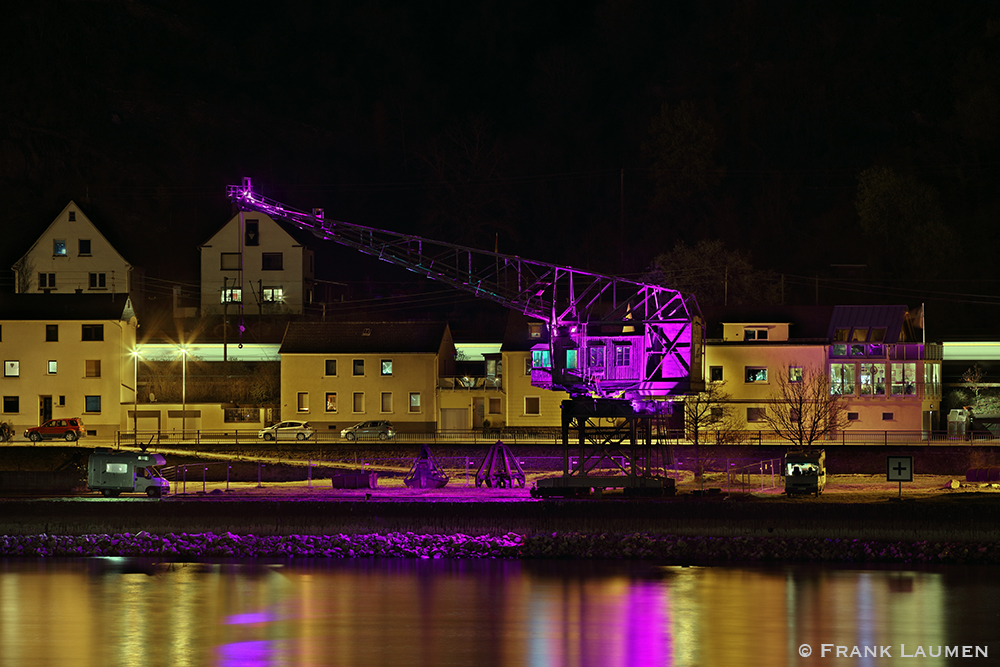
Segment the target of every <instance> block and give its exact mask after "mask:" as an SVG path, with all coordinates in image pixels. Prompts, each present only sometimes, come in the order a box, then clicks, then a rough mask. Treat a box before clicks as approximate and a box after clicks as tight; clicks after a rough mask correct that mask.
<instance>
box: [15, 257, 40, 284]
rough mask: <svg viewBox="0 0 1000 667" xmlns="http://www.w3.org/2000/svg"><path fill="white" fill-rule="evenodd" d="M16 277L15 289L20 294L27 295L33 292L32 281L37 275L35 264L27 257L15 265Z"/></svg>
mask: <svg viewBox="0 0 1000 667" xmlns="http://www.w3.org/2000/svg"><path fill="white" fill-rule="evenodd" d="M13 268H14V276H15V278H16V280H17V284H16V285H15V286H14V289H15V290H16V291H17V293H18V294H25V293H27V292H29V291H30V290H31V279H32V278H33V277H34V275H35V264H34V263H33V262H32V261H31V260H30V259H28V255H25V256H24V257H22V258H21V259H19V260H17V263H16V264H14V267H13Z"/></svg>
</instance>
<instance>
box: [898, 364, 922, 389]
mask: <svg viewBox="0 0 1000 667" xmlns="http://www.w3.org/2000/svg"><path fill="white" fill-rule="evenodd" d="M916 393H917V365H916V364H915V363H900V364H892V395H893V396H913V395H915V394H916Z"/></svg>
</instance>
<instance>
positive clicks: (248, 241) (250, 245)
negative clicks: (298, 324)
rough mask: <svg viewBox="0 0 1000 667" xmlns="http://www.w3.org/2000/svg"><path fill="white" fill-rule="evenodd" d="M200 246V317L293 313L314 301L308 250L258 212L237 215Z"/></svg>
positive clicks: (290, 234) (311, 264) (312, 262)
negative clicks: (224, 314)
mask: <svg viewBox="0 0 1000 667" xmlns="http://www.w3.org/2000/svg"><path fill="white" fill-rule="evenodd" d="M199 250H200V251H201V314H202V315H203V316H206V315H219V314H223V313H226V314H228V315H235V314H237V313H240V312H242V313H245V314H247V315H258V314H261V315H284V314H290V315H298V314H302V312H303V310H304V308H305V307H306V305H308V304H310V303H312V301H313V289H314V286H315V259H314V255H313V252H312V250H310V249H309V248H307V247H306V246H305V245H303V244H302V243H301V242H299V241H298V240H297V239H296V238H295V236H293V235H292V233H290V232H289V231H287V230H286V229H285V228H283V227H282V226H281V225H279V224H278V223H276V222H275V221H274V220H273V219H271V218H270V217H269V216H267V215H264V214H263V213H245V212H240V213H238V214H237V215H235V216H233V218H232V219H230V220H229V222H228V223H226V225H225V226H224V227H223V228H222V229H220V230H219V231H218V232H216V233H215V234H214V235H213V236H212V238H210V239H209V240H208V241H207V242H206V243H205V244H203V245H201V246H199Z"/></svg>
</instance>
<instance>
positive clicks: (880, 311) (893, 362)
mask: <svg viewBox="0 0 1000 667" xmlns="http://www.w3.org/2000/svg"><path fill="white" fill-rule="evenodd" d="M918 324H919V326H918ZM920 326H922V322H918V319H917V318H916V317H914V316H913V314H912V313H911V312H910V311H908V310H907V308H906V306H902V305H896V306H833V307H828V306H817V307H786V308H771V309H758V310H757V311H756V312H755V311H752V310H735V309H730V310H728V312H719V313H716V314H714V316H712V317H710V325H709V328H710V333H709V338H708V340H707V343H706V348H705V379H706V381H707V382H708V383H722V382H725V387H724V391H726V392H727V393H728V394H730V396H731V400H732V402H733V403H734V404H735V405H736V406H737V409H738V410H739V411H740V414H741V415H742V416H745V418H746V421H747V427H748V428H750V429H755V430H761V429H766V428H767V425H766V422H765V421H764V418H763V414H764V411H765V410H766V408H767V405H768V404H769V402H770V399H771V397H772V396H773V394H774V392H775V389H776V386H775V383H776V381H777V378H778V374H787V378H788V379H789V380H790V381H792V382H796V381H801V379H802V377H803V373H804V371H805V369H809V370H812V371H819V372H822V373H824V374H826V376H827V377H828V378H829V379H830V391H831V393H832V394H834V395H837V396H840V397H841V398H842V400H843V401H844V402H845V407H846V412H847V416H848V419H849V420H850V421H851V430H852V431H896V432H900V431H905V432H921V431H923V432H924V433H926V432H928V431H932V430H935V429H937V428H938V427H939V423H938V415H939V414H940V409H941V361H942V354H941V346H940V345H937V344H927V343H925V342H923V340H922V334H923V332H922V330H921V328H920Z"/></svg>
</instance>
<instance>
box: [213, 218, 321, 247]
mask: <svg viewBox="0 0 1000 667" xmlns="http://www.w3.org/2000/svg"><path fill="white" fill-rule="evenodd" d="M245 216H246V219H250V220H253V219H260V218H267V219H268V220H270V221H271V222H273V223H274V224H275V225H277V227H278V229H280V230H281V231H283V232H284V233H285V234H287V235H288V237H289V238H290V239H292V241H294V242H295V243H296V244H297V245H301V246H305V247H307V248H308V247H309V246H310V244H312V243H315V242H316V241H317V238H316V237H315V236H314V235H312V234H311V233H309V232H307V231H304V230H302V229H299V228H298V227H296V226H295V225H291V224H289V223H287V222H285V221H284V220H282V219H281V218H273V217H271V216H269V215H268V214H267V213H261V212H259V211H247V212H245ZM237 217H239V212H237V213H234V214H233V215H232V217H230V218H229V219H228V220H226V222H225V223H224V224H222V225H221V226H220V227H219V228H218V229H216V230H215V231H214V232H212V235H211V236H209V237H208V238H207V239H205V242H204V243H201V244H199V246H198V247H199V248H204V247H206V246H211V245H212V243H213V241H215V237H217V236H218V235H219V234H221V233H222V232H223V231H225V230H226V229H227V228H228V227H229V226H230V225H232V224H234V222H233V221H234V220H236V219H237Z"/></svg>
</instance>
